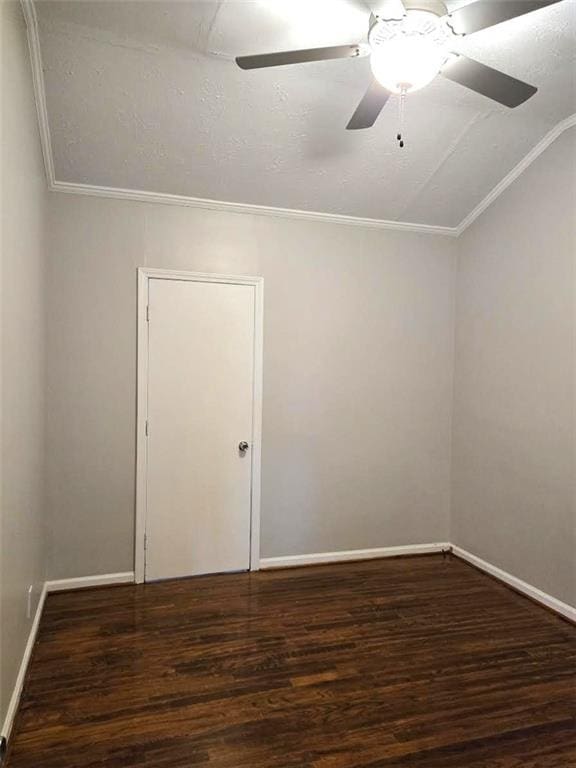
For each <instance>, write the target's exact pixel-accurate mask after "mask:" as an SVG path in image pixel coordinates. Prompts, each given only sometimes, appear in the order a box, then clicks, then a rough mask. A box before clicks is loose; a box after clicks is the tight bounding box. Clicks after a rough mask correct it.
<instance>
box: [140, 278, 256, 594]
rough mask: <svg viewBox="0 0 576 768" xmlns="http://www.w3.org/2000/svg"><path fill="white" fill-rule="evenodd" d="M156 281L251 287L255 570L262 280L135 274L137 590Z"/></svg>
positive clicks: (143, 519) (252, 537)
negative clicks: (150, 293)
mask: <svg viewBox="0 0 576 768" xmlns="http://www.w3.org/2000/svg"><path fill="white" fill-rule="evenodd" d="M151 279H155V280H190V281H193V282H199V283H229V284H231V285H252V286H254V298H255V313H254V392H253V419H254V423H253V430H252V434H253V438H252V439H253V446H252V451H251V455H252V473H251V523H250V570H251V571H257V570H258V569H259V568H260V471H261V457H262V364H263V357H262V356H263V339H264V329H263V320H264V311H263V310H264V279H263V278H262V277H246V276H244V275H212V274H209V273H204V272H180V271H178V270H171V269H149V268H147V267H140V268H139V269H138V349H137V361H138V362H137V396H136V399H137V406H136V407H137V412H136V525H135V533H134V575H135V581H136V583H137V584H142V582H143V581H144V575H145V574H144V547H145V534H146V486H147V469H148V455H147V437H146V419H147V412H148V291H149V282H150V280H151Z"/></svg>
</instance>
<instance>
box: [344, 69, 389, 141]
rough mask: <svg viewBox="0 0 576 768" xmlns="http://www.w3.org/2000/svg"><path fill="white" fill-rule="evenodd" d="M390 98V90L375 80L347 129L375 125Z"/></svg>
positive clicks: (353, 129)
mask: <svg viewBox="0 0 576 768" xmlns="http://www.w3.org/2000/svg"><path fill="white" fill-rule="evenodd" d="M389 98H390V93H389V91H387V90H386V88H383V87H382V86H381V85H380V83H379V82H378V81H377V80H373V81H372V83H371V84H370V87H369V88H368V90H367V91H366V93H365V94H364V96H363V97H362V101H361V102H360V104H358V106H357V107H356V111H355V112H354V114H353V115H352V117H351V118H350V122H349V123H348V125H347V126H346V130H348V131H355V130H358V129H359V128H370V127H371V126H373V125H374V123H375V122H376V119H377V117H378V115H379V114H380V112H381V111H382V108H383V106H384V104H386V102H387V101H388V99H389Z"/></svg>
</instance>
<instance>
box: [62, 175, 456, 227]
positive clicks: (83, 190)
mask: <svg viewBox="0 0 576 768" xmlns="http://www.w3.org/2000/svg"><path fill="white" fill-rule="evenodd" d="M50 189H51V190H52V191H53V192H68V193H70V194H76V195H91V196H92V197H106V198H114V199H117V200H133V201H137V202H140V203H160V204H163V205H179V206H184V207H187V208H203V209H206V210H211V211H226V212H228V213H244V214H246V213H248V214H252V215H257V216H274V217H276V218H282V219H296V220H300V221H316V222H318V221H319V222H325V223H328V224H345V225H347V226H353V227H363V228H364V229H389V230H397V231H400V232H419V233H424V234H428V235H448V236H450V237H455V236H456V235H457V232H456V229H455V228H453V227H437V226H433V225H429V224H411V223H408V222H405V221H386V220H384V219H364V218H360V217H357V216H344V215H342V214H337V213H321V212H319V211H300V210H295V209H293V208H274V207H271V206H266V205H252V204H249V203H232V202H225V201H222V200H210V199H208V198H201V197H185V196H183V195H170V194H167V193H162V192H160V193H158V192H147V191H145V190H137V189H117V188H116V187H100V186H93V185H91V184H75V183H71V182H65V181H55V182H53V183H52V184H51V185H50Z"/></svg>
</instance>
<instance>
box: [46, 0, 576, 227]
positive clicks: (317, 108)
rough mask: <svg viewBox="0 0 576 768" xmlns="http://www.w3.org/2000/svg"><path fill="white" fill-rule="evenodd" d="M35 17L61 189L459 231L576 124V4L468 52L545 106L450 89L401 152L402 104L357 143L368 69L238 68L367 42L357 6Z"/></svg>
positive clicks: (433, 88) (235, 3) (263, 3)
mask: <svg viewBox="0 0 576 768" xmlns="http://www.w3.org/2000/svg"><path fill="white" fill-rule="evenodd" d="M500 1H501V2H506V1H507V0H500ZM463 4H464V3H462V2H452V3H449V7H450V8H451V9H454V8H455V7H458V6H460V5H463ZM36 8H37V14H38V22H39V29H40V42H41V50H42V56H43V62H44V70H45V71H44V76H45V83H46V96H47V104H48V114H49V122H50V130H51V136H52V144H53V153H54V163H55V171H56V179H57V180H58V181H68V182H77V183H83V184H92V185H102V186H108V187H119V188H124V189H138V190H148V191H151V192H165V193H171V194H177V195H186V196H190V197H202V198H212V199H216V200H225V201H231V202H239V203H252V204H260V205H267V206H278V207H282V208H296V209H300V210H311V211H322V212H327V213H338V214H348V215H351V216H360V217H368V218H375V219H388V220H398V221H406V222H416V223H419V224H429V225H439V226H449V227H453V226H456V225H458V224H459V223H460V221H461V220H462V219H463V218H464V217H465V216H466V215H467V214H468V213H469V212H470V211H471V210H472V209H473V208H474V207H475V206H476V205H477V204H478V203H479V202H480V201H481V200H482V199H483V198H484V197H485V196H486V194H488V192H489V191H490V190H491V189H492V188H493V187H494V186H495V185H496V184H497V183H498V182H499V181H500V180H501V179H502V178H503V177H504V176H505V175H506V174H507V173H508V172H509V171H510V170H511V169H512V168H513V167H514V166H515V165H516V164H517V163H518V162H519V161H520V160H521V159H522V158H523V157H524V156H525V155H526V153H527V152H528V151H529V150H530V149H531V148H532V147H533V146H534V145H535V144H537V143H538V141H539V140H540V139H541V138H542V137H543V136H544V135H545V134H546V133H547V132H548V131H549V130H550V129H551V128H552V127H553V126H554V125H555V124H556V123H558V122H559V121H560V120H562V119H564V118H566V117H567V116H569V115H571V114H572V113H574V112H575V111H576V0H563V2H561V3H559V4H558V5H555V6H552V7H549V8H544V9H541V10H539V11H536V12H534V13H531V14H527V15H526V16H523V17H521V18H518V19H514V20H512V21H509V22H506V23H504V24H500V25H498V26H496V27H492V28H491V29H489V30H484V31H483V32H479V33H477V34H475V35H473V36H470V37H468V38H466V39H464V40H462V41H461V43H460V44H459V45H460V48H459V49H460V50H461V51H462V52H465V53H467V54H469V55H470V56H472V57H473V58H476V59H478V60H480V61H482V62H484V63H486V64H489V65H491V66H494V67H497V68H499V69H502V70H504V71H505V72H507V73H508V74H511V75H514V76H515V77H518V78H520V79H523V80H526V81H527V82H529V83H532V84H534V85H536V86H538V88H539V91H538V93H537V94H536V96H534V97H533V98H532V99H531V100H529V101H528V102H527V103H526V104H524V105H523V106H521V107H518V108H517V109H515V110H509V109H507V108H506V107H502V106H499V105H498V104H496V103H494V102H492V101H490V100H488V99H486V98H484V97H482V96H480V95H478V94H475V93H473V92H471V91H468V90H466V89H464V88H463V87H461V86H459V85H457V84H455V83H452V82H449V81H447V80H444V79H442V78H441V77H438V78H436V80H435V81H434V82H433V83H432V84H431V85H430V86H429V87H427V88H425V89H424V90H422V91H420V92H418V93H415V94H413V95H412V96H410V97H408V100H407V107H406V126H405V135H406V146H405V148H404V149H399V148H398V147H397V145H396V142H395V135H396V132H397V125H398V108H397V103H396V100H395V99H390V101H389V102H388V104H387V106H386V107H385V109H384V111H383V112H382V114H381V116H380V118H379V120H378V122H377V123H376V125H375V127H374V128H372V129H369V130H365V131H346V130H345V125H346V123H347V122H348V119H349V118H350V115H351V113H352V112H353V110H354V109H355V107H356V104H357V103H358V101H359V100H360V98H361V96H362V95H363V93H364V91H365V89H366V87H367V85H368V83H369V82H370V77H371V75H370V64H369V60H368V59H364V58H362V59H349V60H339V61H331V62H320V63H314V64H306V65H297V66H292V67H282V68H278V69H269V70H258V71H252V72H246V71H242V70H240V69H238V68H237V67H236V66H235V64H234V62H233V60H232V58H233V56H235V55H240V54H249V53H260V52H269V51H274V50H282V49H289V48H294V47H296V48H304V47H311V46H314V47H315V46H320V45H333V44H339V43H349V42H357V41H358V40H360V39H362V38H365V35H366V31H367V24H368V11H367V9H366V7H365V6H364V5H363V3H362V2H360V0H227V1H224V2H217V1H216V0H214V1H213V0H201V1H193V2H185V1H184V0H181V1H180V2H150V1H149V2H142V1H138V2H132V1H131V0H121V1H120V2H116V1H114V0H106V1H105V2H92V1H91V0H83V1H79V0H65V1H64V2H53V0H41V1H40V2H37V3H36Z"/></svg>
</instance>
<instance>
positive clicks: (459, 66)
mask: <svg viewBox="0 0 576 768" xmlns="http://www.w3.org/2000/svg"><path fill="white" fill-rule="evenodd" d="M440 74H442V75H443V76H444V77H447V78H448V80H453V81H454V82H455V83H460V85H463V86H465V87H466V88H470V90H472V91H476V93H481V94H482V95H483V96H487V97H488V98H489V99H492V100H493V101H497V102H498V103H500V104H504V106H506V107H518V106H519V105H520V104H523V103H524V102H525V101H527V100H528V99H529V98H530V97H531V96H534V94H535V93H536V91H537V90H538V88H535V87H534V86H533V85H528V83H524V82H522V80H516V78H515V77H511V76H510V75H506V74H504V72H500V70H498V69H492V67H487V66H486V64H480V62H479V61H474V59H469V58H467V57H466V56H457V57H456V58H454V59H453V60H451V61H449V62H448V63H447V64H445V65H444V68H443V69H442V71H441V73H440Z"/></svg>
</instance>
